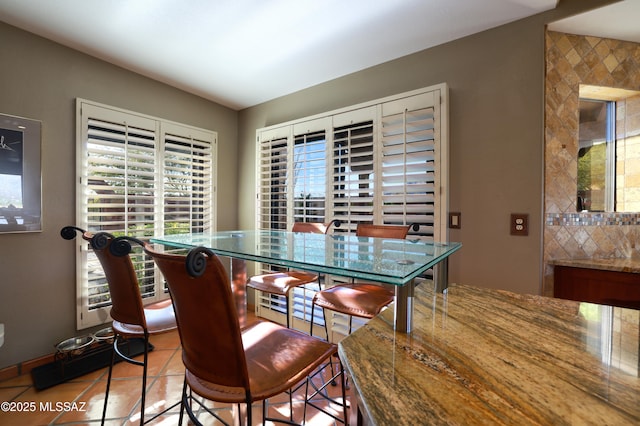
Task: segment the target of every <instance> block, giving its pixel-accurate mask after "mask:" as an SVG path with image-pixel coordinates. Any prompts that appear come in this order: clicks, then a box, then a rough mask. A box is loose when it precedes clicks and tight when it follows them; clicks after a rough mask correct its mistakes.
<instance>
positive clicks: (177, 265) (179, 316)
mask: <svg viewBox="0 0 640 426" xmlns="http://www.w3.org/2000/svg"><path fill="white" fill-rule="evenodd" d="M144 249H145V252H146V253H147V254H148V255H149V256H151V257H152V258H153V260H154V261H155V262H156V265H158V268H160V271H162V274H163V275H164V278H165V279H166V282H167V286H168V287H169V292H170V293H171V298H172V299H173V308H174V310H175V313H176V322H177V324H178V333H179V334H180V340H181V343H182V360H183V362H184V365H185V367H186V368H187V369H188V370H189V371H190V372H192V373H193V374H195V375H196V376H198V377H201V378H203V379H205V380H208V381H210V382H213V383H216V384H218V385H221V386H226V387H230V388H243V389H244V390H245V391H248V390H249V374H248V371H247V363H246V358H245V353H244V349H243V344H242V334H241V331H240V324H239V322H238V313H237V311H236V306H235V302H234V299H233V294H232V292H231V283H230V282H229V278H228V276H227V273H226V271H225V269H224V267H223V266H222V263H221V262H220V260H219V259H218V257H217V256H216V255H215V254H213V253H212V252H210V251H209V250H208V249H204V248H197V249H192V250H191V251H190V252H189V255H188V256H186V257H185V256H179V255H175V254H166V253H159V252H157V251H155V250H154V249H153V247H152V246H151V245H149V244H145V248H144ZM190 265H195V269H196V271H198V272H199V273H201V275H197V274H195V273H194V274H195V275H196V276H193V275H192V274H191V273H190V272H188V269H189V267H190ZM191 269H194V268H193V267H192V268H191ZM236 392H237V391H236Z"/></svg>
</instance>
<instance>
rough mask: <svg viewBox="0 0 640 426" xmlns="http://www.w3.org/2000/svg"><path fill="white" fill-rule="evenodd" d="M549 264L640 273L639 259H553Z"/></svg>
mask: <svg viewBox="0 0 640 426" xmlns="http://www.w3.org/2000/svg"><path fill="white" fill-rule="evenodd" d="M550 264H551V265H559V266H571V267H573V268H587V269H601V270H604V271H617V272H629V273H632V274H640V259H634V258H619V259H618V258H614V259H555V260H552V261H551V262H550Z"/></svg>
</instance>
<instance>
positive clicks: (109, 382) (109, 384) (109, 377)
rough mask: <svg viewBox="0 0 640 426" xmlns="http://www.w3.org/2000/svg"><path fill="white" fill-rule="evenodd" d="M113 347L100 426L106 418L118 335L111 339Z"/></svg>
mask: <svg viewBox="0 0 640 426" xmlns="http://www.w3.org/2000/svg"><path fill="white" fill-rule="evenodd" d="M113 345H114V347H113V348H112V352H111V364H109V375H108V377H107V389H106V391H105V393H104V407H103V408H102V421H101V422H100V424H101V425H103V426H104V419H105V418H106V417H107V403H108V402H109V389H110V388H111V376H112V374H113V364H115V361H116V349H115V348H116V346H117V345H118V335H115V336H114V337H113Z"/></svg>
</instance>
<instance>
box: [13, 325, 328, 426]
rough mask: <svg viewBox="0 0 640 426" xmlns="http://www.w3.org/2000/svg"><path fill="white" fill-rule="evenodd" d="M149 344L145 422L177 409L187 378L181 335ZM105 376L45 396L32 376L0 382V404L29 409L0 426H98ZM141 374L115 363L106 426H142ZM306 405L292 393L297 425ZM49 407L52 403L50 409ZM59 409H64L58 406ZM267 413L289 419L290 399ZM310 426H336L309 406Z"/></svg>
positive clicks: (165, 420) (257, 411)
mask: <svg viewBox="0 0 640 426" xmlns="http://www.w3.org/2000/svg"><path fill="white" fill-rule="evenodd" d="M151 343H152V344H153V345H154V346H155V349H154V350H153V351H152V352H151V353H150V354H149V360H150V362H149V372H148V379H147V386H148V387H147V389H148V390H147V402H146V408H145V418H146V419H149V418H150V417H152V416H153V414H154V413H158V412H161V411H162V410H164V409H165V408H166V407H169V406H171V405H173V404H174V403H175V402H177V401H178V400H179V399H180V395H181V393H182V384H183V375H184V367H183V365H182V359H181V349H180V339H179V337H178V333H177V331H176V332H171V333H166V334H161V335H157V336H153V337H152V339H151ZM107 372H108V369H107V368H103V369H100V370H97V371H95V372H93V373H89V374H87V375H85V376H81V377H79V378H77V379H74V380H71V381H68V382H66V383H63V384H60V385H57V386H53V387H51V388H48V389H44V390H41V391H37V390H36V389H35V388H34V387H33V385H32V381H31V376H30V375H29V374H26V375H22V376H19V377H17V378H14V379H9V380H5V381H2V382H0V402H5V401H15V402H28V403H29V404H31V405H29V404H27V406H26V408H27V410H28V411H27V412H20V413H17V412H5V411H4V410H2V411H0V425H3V426H13V425H16V426H23V425H28V426H38V425H97V424H100V419H101V416H102V406H103V403H104V391H105V388H106V380H107ZM141 372H142V368H141V367H138V366H135V365H131V364H128V363H125V362H120V363H118V364H116V366H115V367H114V371H113V379H112V383H111V391H110V394H109V406H108V408H107V421H106V422H105V424H107V425H109V426H114V425H119V426H120V425H133V424H139V421H140V417H139V404H140V387H141V385H142V379H141V377H140V375H141ZM329 388H330V389H332V390H331V393H332V394H333V393H335V394H336V396H339V394H340V392H339V386H336V387H332V386H329ZM332 396H333V395H332ZM303 401H304V386H303V387H302V388H301V389H300V390H299V391H297V392H296V393H295V394H294V420H296V421H298V422H300V421H301V420H302V411H303ZM48 403H51V404H49V405H48ZM60 403H62V404H60ZM74 403H75V404H74ZM57 405H59V406H60V405H61V406H60V407H58V406H57ZM321 405H322V406H325V407H326V406H329V407H330V408H329V409H331V410H334V412H336V414H340V413H341V408H340V407H338V406H335V405H334V404H329V403H327V402H322V403H321ZM212 406H213V407H214V408H215V409H216V411H218V412H219V413H220V415H221V417H223V418H225V419H231V418H232V410H233V409H234V407H233V406H230V405H226V404H217V403H216V404H212ZM16 407H17V404H16ZM32 408H33V409H32ZM65 408H68V410H65ZM58 409H60V411H58ZM252 410H253V423H254V424H261V419H262V405H261V404H254V406H253V408H252ZM269 410H270V412H269V415H270V416H273V417H276V418H287V417H288V416H289V404H288V397H287V396H286V395H281V396H276V397H274V398H272V399H270V400H269ZM178 413H179V406H178V407H175V408H174V409H172V410H170V411H169V412H168V413H167V414H165V415H162V416H160V417H158V418H157V419H155V420H153V421H152V422H150V423H149V424H152V425H163V426H164V425H176V424H178ZM205 414H206V413H202V415H200V416H199V420H201V421H202V422H203V423H204V424H205V425H213V424H219V423H216V421H214V419H213V418H212V417H211V416H209V415H205ZM183 424H191V423H190V422H187V418H186V416H185V420H184V421H183ZM307 424H309V425H314V426H325V425H326V426H328V425H334V424H336V422H335V421H334V420H333V419H331V418H330V417H329V416H327V415H325V414H323V413H321V412H319V411H317V410H315V409H314V408H312V407H308V408H307ZM338 424H339V423H338Z"/></svg>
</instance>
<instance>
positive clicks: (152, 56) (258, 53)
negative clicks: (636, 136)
mask: <svg viewBox="0 0 640 426" xmlns="http://www.w3.org/2000/svg"><path fill="white" fill-rule="evenodd" d="M627 1H629V0H627ZM630 1H633V2H636V1H640V0H630ZM556 3H557V2H556V0H481V1H479V0H109V1H104V0H103V1H97V0H19V1H17V0H0V20H2V21H4V22H6V23H9V24H11V25H14V26H16V27H19V28H22V29H24V30H27V31H30V32H33V33H35V34H38V35H40V36H43V37H46V38H48V39H51V40H54V41H56V42H59V43H61V44H63V45H66V46H69V47H71V48H74V49H77V50H80V51H82V52H85V53H87V54H90V55H93V56H96V57H98V58H101V59H103V60H106V61H109V62H112V63H114V64H117V65H119V66H122V67H124V68H127V69H130V70H133V71H135V72H138V73H140V74H143V75H146V76H148V77H151V78H154V79H156V80H159V81H162V82H165V83H168V84H170V85H173V86H175V87H178V88H181V89H183V90H186V91H188V92H191V93H194V94H197V95H200V96H202V97H204V98H207V99H210V100H213V101H215V102H218V103H221V104H223V105H226V106H229V107H231V108H234V109H241V108H245V107H248V106H252V105H256V104H258V103H261V102H265V101H268V100H270V99H273V98H276V97H279V96H283V95H286V94H289V93H292V92H295V91H298V90H301V89H304V88H306V87H310V86H313V85H316V84H319V83H322V82H325V81H328V80H331V79H334V78H337V77H340V76H342V75H346V74H349V73H353V72H356V71H359V70H362V69H365V68H368V67H371V66H374V65H377V64H380V63H383V62H387V61H390V60H393V59H396V58H398V57H401V56H405V55H407V54H410V53H414V52H417V51H420V50H423V49H426V48H429V47H432V46H436V45H439V44H442V43H445V42H447V41H451V40H454V39H457V38H460V37H464V36H467V35H470V34H473V33H476V32H480V31H483V30H486V29H489V28H492V27H496V26H499V25H502V24H505V23H507V22H511V21H514V20H518V19H521V18H525V17H527V16H530V15H533V14H537V13H540V12H543V11H545V10H549V9H552V8H554V7H555V6H556Z"/></svg>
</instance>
